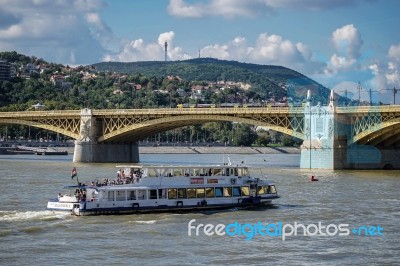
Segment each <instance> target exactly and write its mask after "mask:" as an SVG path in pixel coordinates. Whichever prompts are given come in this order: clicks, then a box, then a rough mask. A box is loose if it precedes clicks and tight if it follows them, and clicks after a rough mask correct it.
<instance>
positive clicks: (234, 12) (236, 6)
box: [167, 0, 369, 18]
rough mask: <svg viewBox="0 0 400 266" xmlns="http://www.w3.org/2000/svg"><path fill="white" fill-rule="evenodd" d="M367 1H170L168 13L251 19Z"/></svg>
mask: <svg viewBox="0 0 400 266" xmlns="http://www.w3.org/2000/svg"><path fill="white" fill-rule="evenodd" d="M365 1H369V0H324V1H321V0H246V1H244V0H209V1H197V2H196V1H191V3H192V4H188V3H187V2H186V1H185V0H170V1H169V5H168V8H167V10H168V13H169V14H170V15H172V16H177V17H184V18H200V17H207V16H224V17H228V18H233V17H253V16H257V15H260V14H265V13H271V12H274V11H275V10H277V9H280V8H291V9H303V10H316V11H318V10H325V9H333V8H340V7H348V6H351V5H356V4H358V3H362V2H365Z"/></svg>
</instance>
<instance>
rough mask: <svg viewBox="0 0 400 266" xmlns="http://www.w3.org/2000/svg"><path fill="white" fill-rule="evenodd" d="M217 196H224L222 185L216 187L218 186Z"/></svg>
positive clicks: (216, 189)
mask: <svg viewBox="0 0 400 266" xmlns="http://www.w3.org/2000/svg"><path fill="white" fill-rule="evenodd" d="M215 196H216V197H222V196H223V194H222V187H216V188H215Z"/></svg>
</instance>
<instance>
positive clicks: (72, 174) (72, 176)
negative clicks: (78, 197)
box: [71, 167, 78, 179]
mask: <svg viewBox="0 0 400 266" xmlns="http://www.w3.org/2000/svg"><path fill="white" fill-rule="evenodd" d="M76 176H78V173H77V172H76V168H75V167H74V169H72V172H71V179H74V177H76Z"/></svg>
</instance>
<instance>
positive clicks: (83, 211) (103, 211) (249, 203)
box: [71, 195, 279, 216]
mask: <svg viewBox="0 0 400 266" xmlns="http://www.w3.org/2000/svg"><path fill="white" fill-rule="evenodd" d="M277 198H279V196H278V195H276V196H273V197H269V198H268V199H261V198H243V199H238V201H237V203H230V204H208V203H207V201H206V200H203V201H201V202H199V203H198V204H197V205H187V206H185V205H184V203H183V202H182V201H177V202H176V205H175V206H171V205H159V206H140V204H139V203H132V205H131V206H130V207H112V208H109V207H108V208H100V207H95V208H90V207H88V206H87V205H89V204H86V203H85V202H83V203H82V202H81V203H80V204H79V206H78V205H77V204H76V205H75V207H74V208H73V209H72V211H71V213H72V214H73V215H77V216H91V215H124V214H144V213H160V212H177V213H180V212H197V211H208V210H224V209H232V208H237V209H253V208H260V207H266V206H272V200H273V199H277Z"/></svg>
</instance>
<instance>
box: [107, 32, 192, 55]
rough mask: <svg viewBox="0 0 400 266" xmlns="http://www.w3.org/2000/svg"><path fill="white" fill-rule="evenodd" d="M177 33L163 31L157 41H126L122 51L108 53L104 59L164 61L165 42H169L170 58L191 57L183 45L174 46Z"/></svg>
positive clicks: (168, 52) (168, 53)
mask: <svg viewBox="0 0 400 266" xmlns="http://www.w3.org/2000/svg"><path fill="white" fill-rule="evenodd" d="M174 37H175V33H174V32H173V31H169V32H164V33H161V34H160V35H159V36H158V39H157V42H151V43H145V42H144V40H143V39H137V40H133V41H129V42H127V43H125V44H124V45H123V47H122V49H121V51H120V52H117V53H112V54H106V55H105V56H104V57H103V60H104V61H118V62H133V61H163V60H164V57H165V53H164V43H165V42H167V44H168V51H167V55H168V56H167V57H168V60H182V59H189V58H190V56H189V55H187V54H186V53H184V51H183V49H182V48H181V47H175V46H174Z"/></svg>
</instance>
